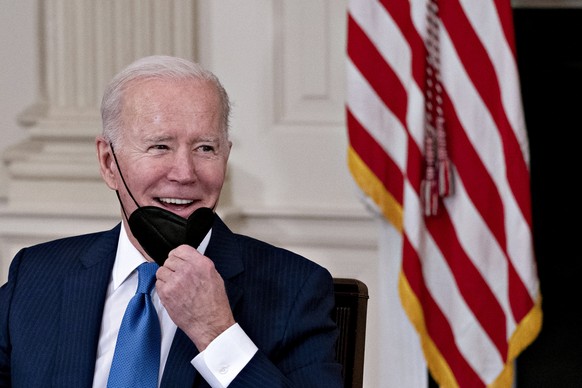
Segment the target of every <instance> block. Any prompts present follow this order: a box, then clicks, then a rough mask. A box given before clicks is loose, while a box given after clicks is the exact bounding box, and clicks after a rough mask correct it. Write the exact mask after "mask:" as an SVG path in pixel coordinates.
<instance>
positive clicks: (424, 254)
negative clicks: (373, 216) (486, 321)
mask: <svg viewBox="0 0 582 388" xmlns="http://www.w3.org/2000/svg"><path fill="white" fill-rule="evenodd" d="M404 208H405V212H404V214H405V218H404V232H405V233H406V235H407V237H408V238H409V240H410V243H411V244H412V246H413V247H414V249H415V250H416V251H417V252H418V255H419V257H420V260H421V262H422V271H423V276H424V279H425V284H426V287H427V288H428V290H429V291H430V294H431V296H432V297H433V298H434V300H435V302H436V303H437V305H438V306H439V308H440V309H441V311H442V312H443V314H444V315H445V316H446V317H447V321H448V322H449V324H450V326H451V329H452V331H453V335H454V337H455V344H456V345H457V347H458V348H459V351H460V352H461V354H462V355H463V357H464V358H465V360H467V362H468V363H469V365H471V367H472V368H473V369H474V370H475V371H476V373H477V374H478V375H479V376H480V377H481V378H482V379H483V380H485V381H491V380H492V379H494V378H495V377H496V376H497V375H498V374H499V372H500V371H501V370H502V369H503V366H504V364H503V361H502V358H501V357H500V355H499V352H498V351H497V348H496V347H495V345H494V344H493V343H492V342H491V340H490V339H489V336H488V335H487V333H485V332H484V331H483V329H482V327H481V325H480V324H479V321H478V320H477V319H476V318H475V316H474V315H473V313H472V311H471V310H470V309H469V307H468V306H467V304H466V303H465V300H464V299H463V297H462V295H461V293H460V291H459V289H458V287H457V284H456V282H455V278H454V277H453V275H452V273H451V271H450V268H449V267H448V265H447V263H446V261H445V259H444V257H443V254H442V252H441V251H440V250H439V249H438V247H437V246H436V244H435V242H434V240H433V239H432V237H431V235H430V234H429V233H428V231H427V230H426V228H425V225H424V223H423V215H422V214H421V213H420V209H421V206H420V203H419V201H418V197H417V195H416V193H415V192H414V189H413V188H412V187H411V186H410V184H409V182H408V181H407V182H406V185H405V190H404ZM476 349H479V351H475V350H476Z"/></svg>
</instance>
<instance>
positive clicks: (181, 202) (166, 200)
mask: <svg viewBox="0 0 582 388" xmlns="http://www.w3.org/2000/svg"><path fill="white" fill-rule="evenodd" d="M158 201H159V202H161V203H163V204H164V205H178V206H188V205H190V204H191V203H194V201H193V200H191V199H181V198H161V197H160V198H158Z"/></svg>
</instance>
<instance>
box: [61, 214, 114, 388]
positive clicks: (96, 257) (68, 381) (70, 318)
mask: <svg viewBox="0 0 582 388" xmlns="http://www.w3.org/2000/svg"><path fill="white" fill-rule="evenodd" d="M118 237H119V225H118V226H117V227H116V228H114V229H113V230H111V231H109V232H106V233H104V234H103V235H102V236H101V237H100V238H99V239H98V240H97V241H96V242H95V243H94V244H92V245H91V246H90V247H89V248H88V249H86V250H85V252H84V253H82V255H81V256H80V260H79V261H78V262H77V265H76V266H74V267H73V268H72V269H71V271H70V273H69V274H68V275H67V277H66V278H65V280H64V282H63V286H62V287H63V288H62V298H61V306H60V308H61V311H62V314H61V317H62V318H61V323H60V332H59V337H60V340H59V341H58V344H59V345H58V349H57V352H56V357H55V374H54V376H55V381H54V385H55V386H58V387H79V386H91V384H92V381H93V374H94V367H95V360H96V354H97V344H98V341H99V332H100V328H101V316H102V313H103V306H104V303H105V295H106V291H107V284H108V283H109V278H110V276H111V270H112V267H113V262H114V260H115V251H116V248H117V241H118Z"/></svg>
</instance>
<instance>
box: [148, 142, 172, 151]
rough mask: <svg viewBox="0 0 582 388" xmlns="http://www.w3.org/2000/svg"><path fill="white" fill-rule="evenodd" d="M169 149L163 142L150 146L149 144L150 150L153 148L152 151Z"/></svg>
mask: <svg viewBox="0 0 582 388" xmlns="http://www.w3.org/2000/svg"><path fill="white" fill-rule="evenodd" d="M168 149H170V147H168V146H167V145H165V144H154V145H152V146H150V150H154V151H165V150H168Z"/></svg>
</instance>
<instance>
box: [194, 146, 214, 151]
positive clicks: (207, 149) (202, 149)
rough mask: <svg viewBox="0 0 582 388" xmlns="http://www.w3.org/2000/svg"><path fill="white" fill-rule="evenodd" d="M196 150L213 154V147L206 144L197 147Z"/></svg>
mask: <svg viewBox="0 0 582 388" xmlns="http://www.w3.org/2000/svg"><path fill="white" fill-rule="evenodd" d="M197 150H198V151H200V152H204V153H212V152H214V147H213V146H211V145H208V144H203V145H201V146H199V147H198V148H197Z"/></svg>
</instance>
